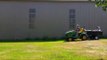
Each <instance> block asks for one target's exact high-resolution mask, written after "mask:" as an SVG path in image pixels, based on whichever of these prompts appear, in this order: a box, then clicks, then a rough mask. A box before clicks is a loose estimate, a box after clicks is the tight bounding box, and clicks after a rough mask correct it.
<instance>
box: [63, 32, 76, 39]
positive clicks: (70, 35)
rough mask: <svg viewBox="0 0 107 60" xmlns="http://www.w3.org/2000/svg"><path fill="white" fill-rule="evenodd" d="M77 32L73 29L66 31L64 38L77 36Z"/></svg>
mask: <svg viewBox="0 0 107 60" xmlns="http://www.w3.org/2000/svg"><path fill="white" fill-rule="evenodd" d="M76 35H77V32H76V31H75V30H71V31H67V32H66V33H65V36H66V38H77V36H76Z"/></svg>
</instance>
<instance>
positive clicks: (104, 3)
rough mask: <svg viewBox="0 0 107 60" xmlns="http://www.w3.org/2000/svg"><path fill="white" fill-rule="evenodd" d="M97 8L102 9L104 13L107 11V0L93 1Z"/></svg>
mask: <svg viewBox="0 0 107 60" xmlns="http://www.w3.org/2000/svg"><path fill="white" fill-rule="evenodd" d="M95 3H96V6H97V7H102V9H103V10H104V11H106V10H107V0H95Z"/></svg>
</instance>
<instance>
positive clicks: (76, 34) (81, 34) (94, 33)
mask: <svg viewBox="0 0 107 60" xmlns="http://www.w3.org/2000/svg"><path fill="white" fill-rule="evenodd" d="M102 35H103V32H102V31H101V29H100V30H99V29H98V30H86V29H84V28H83V27H79V26H78V27H77V28H76V30H70V31H67V32H66V33H65V37H66V41H74V40H75V39H77V38H79V39H81V40H87V39H91V40H94V39H95V40H98V39H99V38H100V37H101V36H102Z"/></svg>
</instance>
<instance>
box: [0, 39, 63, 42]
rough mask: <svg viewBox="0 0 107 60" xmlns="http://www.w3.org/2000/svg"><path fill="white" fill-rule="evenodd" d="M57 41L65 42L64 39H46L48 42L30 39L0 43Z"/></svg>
mask: <svg viewBox="0 0 107 60" xmlns="http://www.w3.org/2000/svg"><path fill="white" fill-rule="evenodd" d="M55 41H64V39H46V40H35V39H28V40H24V39H23V40H19V39H16V40H0V42H55Z"/></svg>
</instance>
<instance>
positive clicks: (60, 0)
mask: <svg viewBox="0 0 107 60" xmlns="http://www.w3.org/2000/svg"><path fill="white" fill-rule="evenodd" d="M0 1H35V2H88V1H89V0H0ZM92 1H93V0H92Z"/></svg>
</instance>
